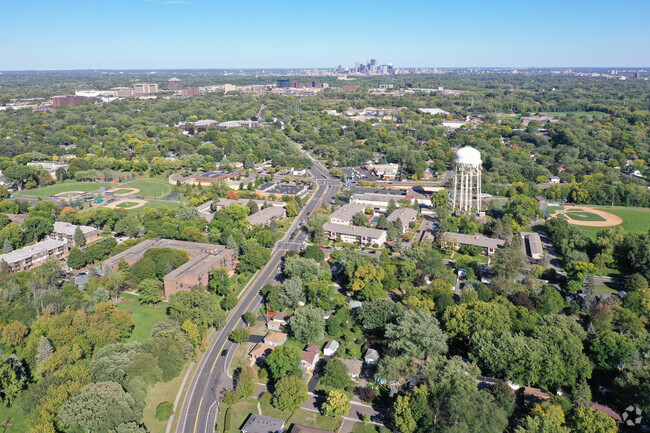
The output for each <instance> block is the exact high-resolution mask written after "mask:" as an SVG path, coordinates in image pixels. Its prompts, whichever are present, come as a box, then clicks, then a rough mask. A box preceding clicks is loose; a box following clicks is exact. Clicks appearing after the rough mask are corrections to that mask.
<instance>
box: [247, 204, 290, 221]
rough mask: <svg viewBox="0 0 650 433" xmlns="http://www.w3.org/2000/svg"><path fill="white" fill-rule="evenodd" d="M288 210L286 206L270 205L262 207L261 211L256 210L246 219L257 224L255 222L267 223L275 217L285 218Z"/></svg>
mask: <svg viewBox="0 0 650 433" xmlns="http://www.w3.org/2000/svg"><path fill="white" fill-rule="evenodd" d="M285 215H286V212H285V210H284V208H281V207H275V206H269V207H267V208H264V209H262V210H261V211H259V212H255V213H254V214H252V215H248V216H247V217H246V221H248V222H249V223H251V224H253V225H255V224H265V223H267V222H269V221H271V220H272V219H273V218H284V216H285Z"/></svg>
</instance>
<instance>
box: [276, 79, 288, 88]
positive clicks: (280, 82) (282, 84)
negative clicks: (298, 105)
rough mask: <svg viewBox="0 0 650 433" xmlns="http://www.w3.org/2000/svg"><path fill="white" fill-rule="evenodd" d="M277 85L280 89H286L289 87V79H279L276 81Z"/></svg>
mask: <svg viewBox="0 0 650 433" xmlns="http://www.w3.org/2000/svg"><path fill="white" fill-rule="evenodd" d="M277 87H279V88H280V89H288V88H290V87H291V80H284V79H279V80H278V83H277Z"/></svg>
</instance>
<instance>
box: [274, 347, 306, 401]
mask: <svg viewBox="0 0 650 433" xmlns="http://www.w3.org/2000/svg"><path fill="white" fill-rule="evenodd" d="M280 347H285V346H280ZM276 350H277V349H276ZM273 353H275V351H273ZM273 353H272V354H273ZM269 356H270V355H269ZM308 399H309V396H308V395H307V384H306V383H304V382H303V381H302V380H300V379H299V378H298V377H296V376H286V377H282V378H281V379H280V380H278V382H277V384H276V385H275V391H274V392H273V406H275V407H276V408H277V409H280V410H291V411H294V410H297V409H298V408H299V407H300V406H301V405H302V404H303V403H304V402H306V401H307V400H308Z"/></svg>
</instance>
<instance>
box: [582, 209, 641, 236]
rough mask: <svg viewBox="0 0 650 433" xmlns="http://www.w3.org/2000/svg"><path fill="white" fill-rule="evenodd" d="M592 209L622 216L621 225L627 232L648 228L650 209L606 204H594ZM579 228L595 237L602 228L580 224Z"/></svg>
mask: <svg viewBox="0 0 650 433" xmlns="http://www.w3.org/2000/svg"><path fill="white" fill-rule="evenodd" d="M594 209H599V210H602V211H605V212H609V213H612V214H614V215H616V216H619V217H621V218H623V224H621V227H623V230H625V232H627V233H636V232H647V231H648V230H650V209H640V208H625V207H607V206H594ZM580 229H581V230H584V231H585V232H586V233H587V235H588V236H589V237H590V238H592V239H596V234H597V233H598V231H600V230H602V227H584V226H580Z"/></svg>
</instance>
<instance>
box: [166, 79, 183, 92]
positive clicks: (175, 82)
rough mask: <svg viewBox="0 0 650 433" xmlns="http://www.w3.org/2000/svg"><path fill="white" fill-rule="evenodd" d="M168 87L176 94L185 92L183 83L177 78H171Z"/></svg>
mask: <svg viewBox="0 0 650 433" xmlns="http://www.w3.org/2000/svg"><path fill="white" fill-rule="evenodd" d="M167 87H168V89H169V90H171V91H174V92H176V91H179V90H183V82H182V81H181V80H180V79H178V78H176V77H174V78H170V79H169V81H167Z"/></svg>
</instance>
